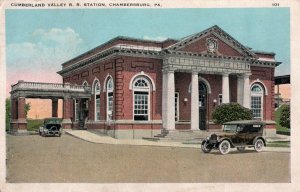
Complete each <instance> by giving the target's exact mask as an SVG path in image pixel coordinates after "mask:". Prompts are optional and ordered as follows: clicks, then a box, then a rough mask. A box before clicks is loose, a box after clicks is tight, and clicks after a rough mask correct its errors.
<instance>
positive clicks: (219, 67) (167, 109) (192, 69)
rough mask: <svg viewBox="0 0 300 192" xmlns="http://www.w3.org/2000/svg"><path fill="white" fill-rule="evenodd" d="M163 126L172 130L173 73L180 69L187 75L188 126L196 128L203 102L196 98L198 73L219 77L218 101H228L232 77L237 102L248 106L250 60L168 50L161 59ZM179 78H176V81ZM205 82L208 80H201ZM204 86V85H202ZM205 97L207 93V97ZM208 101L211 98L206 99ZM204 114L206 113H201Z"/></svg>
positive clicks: (199, 75) (173, 102)
mask: <svg viewBox="0 0 300 192" xmlns="http://www.w3.org/2000/svg"><path fill="white" fill-rule="evenodd" d="M163 61H164V62H163V90H162V95H163V100H162V102H163V105H162V107H163V109H162V111H163V114H165V115H163V128H164V129H166V130H175V124H176V122H175V107H174V106H175V100H174V95H175V84H176V82H175V78H174V73H175V72H176V73H177V72H178V73H180V72H184V73H188V74H190V76H191V91H190V110H191V112H190V114H191V116H190V117H191V118H190V129H191V130H199V129H200V127H199V122H200V115H199V107H201V105H203V104H202V103H201V98H199V82H201V81H202V79H203V78H202V77H201V75H204V74H210V75H212V74H213V75H218V76H221V77H222V78H221V79H222V82H219V83H221V84H222V92H221V94H222V103H229V102H230V92H231V90H230V83H229V76H230V75H231V76H236V77H237V79H238V81H237V84H238V85H237V94H238V96H237V101H238V102H239V103H240V104H241V105H243V106H244V107H247V108H250V82H249V76H250V74H251V71H250V59H245V60H235V59H231V58H227V59H226V58H214V57H213V56H212V55H208V56H194V55H192V56H190V55H185V56H182V55H180V56H179V55H178V54H177V53H172V54H170V55H167V56H166V57H165V59H164V60H163ZM178 81H180V79H179V80H178ZM203 83H204V84H207V83H208V82H203ZM206 86H208V85H206ZM208 97H209V96H208ZM210 100H212V99H210ZM205 115H207V114H205Z"/></svg>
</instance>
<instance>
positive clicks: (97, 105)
mask: <svg viewBox="0 0 300 192" xmlns="http://www.w3.org/2000/svg"><path fill="white" fill-rule="evenodd" d="M94 93H95V121H99V120H100V83H99V81H98V80H96V81H95V83H94Z"/></svg>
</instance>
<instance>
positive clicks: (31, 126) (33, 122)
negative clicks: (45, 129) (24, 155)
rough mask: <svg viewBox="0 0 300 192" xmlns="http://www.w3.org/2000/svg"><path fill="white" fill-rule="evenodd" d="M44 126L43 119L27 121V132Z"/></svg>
mask: <svg viewBox="0 0 300 192" xmlns="http://www.w3.org/2000/svg"><path fill="white" fill-rule="evenodd" d="M42 124H43V120H42V119H27V131H35V130H37V129H39V127H40V126H41V125H42Z"/></svg>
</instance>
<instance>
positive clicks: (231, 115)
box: [212, 103, 253, 125]
mask: <svg viewBox="0 0 300 192" xmlns="http://www.w3.org/2000/svg"><path fill="white" fill-rule="evenodd" d="M252 117H253V116H252V111H251V110H250V109H248V108H245V107H243V106H241V105H240V104H238V103H226V104H221V105H219V106H217V107H216V108H215V110H214V111H213V113H212V118H213V121H214V123H216V124H219V125H222V124H223V123H225V122H228V121H237V120H251V119H252Z"/></svg>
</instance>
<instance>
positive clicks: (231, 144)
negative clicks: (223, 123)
mask: <svg viewBox="0 0 300 192" xmlns="http://www.w3.org/2000/svg"><path fill="white" fill-rule="evenodd" d="M224 140H227V141H229V143H230V147H234V145H233V143H232V141H231V139H229V138H227V137H222V138H220V139H219V140H218V146H219V144H220V143H221V142H222V141H224Z"/></svg>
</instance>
